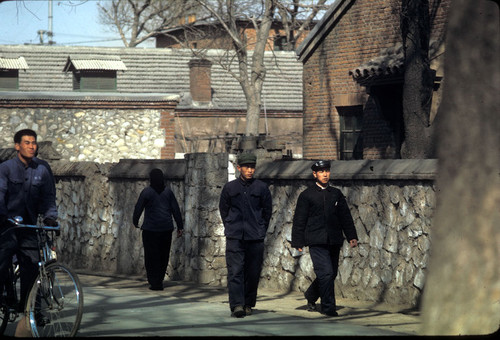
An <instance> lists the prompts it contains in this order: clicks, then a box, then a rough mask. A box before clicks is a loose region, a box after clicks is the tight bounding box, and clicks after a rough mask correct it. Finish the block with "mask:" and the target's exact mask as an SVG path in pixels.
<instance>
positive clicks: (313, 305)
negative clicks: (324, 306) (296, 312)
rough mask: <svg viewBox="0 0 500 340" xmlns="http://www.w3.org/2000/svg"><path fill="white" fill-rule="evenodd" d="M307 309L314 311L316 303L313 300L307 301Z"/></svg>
mask: <svg viewBox="0 0 500 340" xmlns="http://www.w3.org/2000/svg"><path fill="white" fill-rule="evenodd" d="M307 311H308V312H316V304H315V303H314V302H309V301H307Z"/></svg>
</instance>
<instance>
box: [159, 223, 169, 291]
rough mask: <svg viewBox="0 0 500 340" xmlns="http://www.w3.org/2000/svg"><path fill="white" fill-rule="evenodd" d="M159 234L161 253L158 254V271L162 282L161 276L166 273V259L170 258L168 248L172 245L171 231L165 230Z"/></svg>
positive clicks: (163, 276)
mask: <svg viewBox="0 0 500 340" xmlns="http://www.w3.org/2000/svg"><path fill="white" fill-rule="evenodd" d="M160 234H161V248H160V252H161V255H160V268H159V273H160V276H161V277H162V282H163V278H165V275H166V273H167V267H168V261H169V259H170V248H171V246H172V232H165V233H160Z"/></svg>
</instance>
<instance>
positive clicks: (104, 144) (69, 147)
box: [0, 103, 173, 163]
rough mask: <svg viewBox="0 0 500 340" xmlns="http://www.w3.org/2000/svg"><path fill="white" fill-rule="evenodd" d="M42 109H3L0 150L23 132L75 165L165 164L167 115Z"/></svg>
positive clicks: (142, 110) (0, 112) (156, 111)
mask: <svg viewBox="0 0 500 340" xmlns="http://www.w3.org/2000/svg"><path fill="white" fill-rule="evenodd" d="M44 105H47V104H44ZM100 105H102V104H100ZM122 105H124V104H123V103H122ZM41 107H42V108H39V107H37V108H32V107H24V108H14V109H13V108H0V136H1V138H0V148H9V147H12V146H13V141H12V138H13V136H14V134H15V133H16V132H17V131H19V130H21V129H25V128H29V129H33V130H35V131H36V132H37V134H38V136H39V138H38V141H40V142H52V145H53V146H54V148H55V150H56V152H57V153H59V155H60V158H61V159H64V160H69V161H74V162H81V161H92V162H97V163H104V162H118V161H119V160H120V159H125V158H161V156H162V155H161V151H162V148H163V147H165V146H166V143H165V140H166V135H165V130H164V129H163V128H161V125H160V119H161V115H162V112H164V111H165V109H158V108H154V109H147V108H144V107H142V108H140V109H124V108H102V109H99V108H89V109H78V108H67V107H64V108H57V107H56V108H43V105H41ZM172 129H173V125H172ZM170 139H173V131H172V136H171V137H170ZM172 150H173V149H172ZM171 158H173V157H171Z"/></svg>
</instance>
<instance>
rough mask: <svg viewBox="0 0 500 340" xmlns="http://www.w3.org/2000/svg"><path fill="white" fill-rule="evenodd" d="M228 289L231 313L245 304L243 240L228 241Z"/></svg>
mask: <svg viewBox="0 0 500 340" xmlns="http://www.w3.org/2000/svg"><path fill="white" fill-rule="evenodd" d="M226 265H227V288H228V294H229V307H230V308H231V311H232V310H233V309H234V307H236V306H243V305H244V304H245V274H244V265H245V248H244V246H243V241H242V240H235V239H229V238H228V239H226Z"/></svg>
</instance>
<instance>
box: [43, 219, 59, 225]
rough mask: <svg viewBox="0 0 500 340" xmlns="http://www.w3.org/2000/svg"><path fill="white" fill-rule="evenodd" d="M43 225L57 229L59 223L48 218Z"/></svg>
mask: <svg viewBox="0 0 500 340" xmlns="http://www.w3.org/2000/svg"><path fill="white" fill-rule="evenodd" d="M43 224H45V225H46V226H49V227H57V226H58V225H59V223H57V221H56V220H55V219H53V218H50V217H46V218H45V219H44V220H43Z"/></svg>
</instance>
